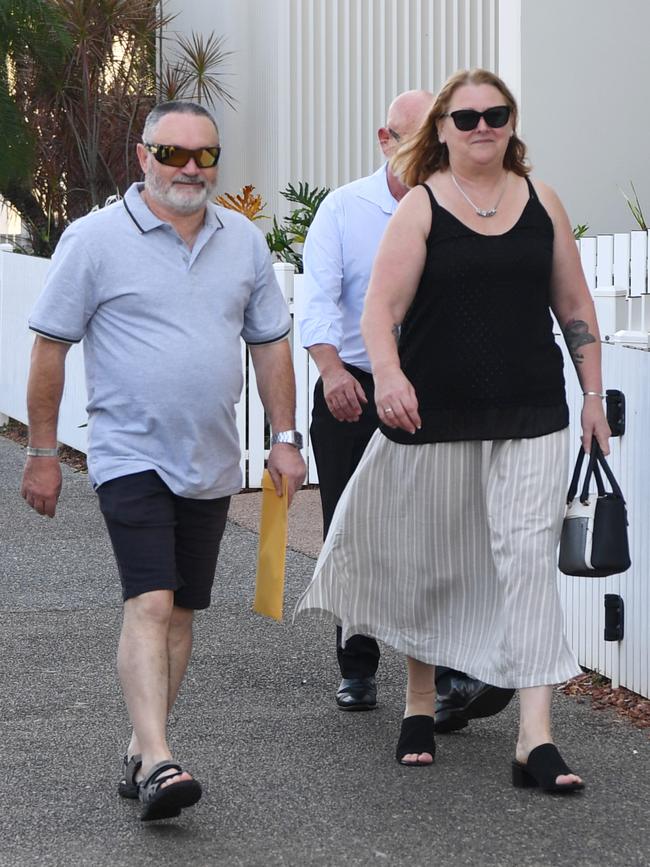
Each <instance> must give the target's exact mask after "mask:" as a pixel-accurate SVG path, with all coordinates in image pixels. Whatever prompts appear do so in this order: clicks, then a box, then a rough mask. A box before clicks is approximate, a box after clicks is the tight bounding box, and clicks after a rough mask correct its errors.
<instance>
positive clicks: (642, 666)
mask: <svg viewBox="0 0 650 867" xmlns="http://www.w3.org/2000/svg"><path fill="white" fill-rule="evenodd" d="M625 239H627V240H625ZM579 247H580V253H581V257H582V261H583V266H584V268H585V273H586V275H587V280H588V282H589V285H590V288H591V289H592V291H593V292H594V295H595V299H596V306H597V309H598V316H599V321H600V322H601V331H602V333H603V337H604V339H605V341H606V342H604V343H603V372H604V384H605V388H617V389H620V390H621V391H623V392H624V394H625V396H626V399H627V430H626V432H625V435H624V436H623V437H622V438H620V439H615V440H613V441H612V456H611V458H610V463H611V466H612V468H613V470H614V473H615V475H616V477H617V478H618V480H619V482H620V484H621V487H622V489H623V492H624V494H625V496H626V499H627V502H628V510H629V516H630V543H631V554H632V567H631V569H630V570H629V571H628V572H626V573H625V574H624V575H619V576H613V577H611V578H600V579H594V580H588V579H585V578H568V577H566V576H563V575H560V574H559V573H558V581H559V586H560V591H561V595H562V600H563V605H564V609H565V613H566V621H567V632H568V636H569V640H570V642H571V645H572V647H573V648H574V650H575V651H576V653H577V655H578V658H579V660H580V663H581V664H582V665H584V666H585V667H587V668H589V669H591V670H594V671H598V672H600V673H602V674H605V675H606V676H608V677H611V678H612V681H613V683H614V684H615V685H618V684H619V683H620V684H621V685H623V686H627V687H628V688H630V689H633V690H634V691H635V692H638V693H640V694H641V695H645V696H648V697H650V590H649V584H648V579H649V577H650V532H648V529H647V527H646V524H647V522H648V517H649V516H650V508H649V505H650V502H649V501H650V455H649V453H648V446H647V435H648V431H650V388H649V387H648V383H649V382H650V352H647V351H641V350H640V349H639V348H631V347H630V346H628V345H624V344H623V343H621V342H620V341H617V340H614V334H615V332H620V331H632V332H639V333H637V334H636V335H632V337H634V338H635V340H636V341H637V343H636V345H637V347H638V346H642V345H643V336H642V335H643V334H644V333H645V339H646V346H647V333H648V328H646V327H645V323H646V320H645V319H644V316H645V315H646V313H648V312H650V310H649V301H650V296H648V293H647V291H646V290H647V288H648V286H647V271H648V238H647V233H645V232H644V233H640V232H633V233H631V235H627V236H618V235H615V236H606V237H605V238H586V239H583V240H582V241H580V242H579ZM626 251H628V252H629V258H628V252H626ZM626 262H627V265H626ZM48 264H49V263H48V262H47V261H46V260H43V259H37V258H35V257H28V256H20V255H16V254H13V253H6V252H5V253H1V252H0V414H4V415H6V416H10V417H12V418H15V419H18V420H19V421H23V422H24V421H26V419H27V413H26V405H25V385H26V382H27V374H28V368H29V354H30V348H31V344H32V335H31V333H30V332H29V331H28V329H27V327H26V322H27V316H28V313H29V311H30V309H31V307H32V306H33V304H34V301H35V299H36V297H37V295H38V293H39V291H40V289H41V286H42V284H43V281H44V278H45V274H46V271H47V267H48ZM276 275H277V278H278V282H279V283H280V286H281V287H282V289H283V292H284V295H285V297H286V299H287V301H288V303H289V306H290V309H291V310H292V311H295V310H298V309H299V307H300V304H301V301H302V297H301V290H302V277H300V276H294V274H293V270H292V268H291V266H288V265H283V264H278V265H276ZM626 276H627V278H629V279H628V283H627V288H625V287H626V283H625V279H624V278H626ZM612 287H615V288H612ZM617 290H623V291H617ZM623 336H624V337H625V339H628V338H629V337H630V335H623ZM619 337H620V335H619ZM292 347H293V349H292V351H293V359H294V367H295V373H296V383H297V422H296V423H297V427H298V428H299V429H300V430H302V431H303V432H305V433H306V432H307V431H308V430H309V421H310V417H311V409H312V395H313V386H314V383H315V381H316V379H317V377H318V372H317V370H316V367H315V365H314V363H313V362H312V361H311V360H310V358H309V355H308V353H307V352H305V351H304V350H303V349H302V348H301V345H300V335H299V333H298V326H297V324H294V333H293V334H292ZM245 358H246V348H245V346H244V345H243V344H242V361H243V362H244V361H245ZM565 362H566V379H567V393H568V400H569V407H570V409H571V436H572V442H573V443H574V446H575V451H577V448H578V442H579V420H580V406H581V404H582V396H581V393H580V389H579V387H578V383H577V378H576V376H575V374H574V373H573V371H572V365H571V362H570V360H569V359H568V356H566V352H565ZM247 367H248V371H249V374H248V376H249V382H248V383H247V386H248V387H245V388H244V390H243V393H242V394H243V395H246V398H245V399H244V398H242V400H241V401H240V402H239V404H238V405H237V424H238V429H239V435H240V443H241V447H242V472H243V476H244V480H245V485H246V486H247V487H250V488H256V487H259V485H260V480H261V476H262V470H263V467H264V459H265V457H266V455H267V450H265V433H266V432H265V418H264V410H263V407H262V404H261V402H260V400H259V397H258V395H257V389H256V387H255V374H254V370H253V367H252V364H249V365H247ZM85 402H86V394H85V383H84V376H83V356H82V352H81V348H80V347H79V346H73V347H72V349H71V350H70V352H69V353H68V359H67V363H66V385H65V390H64V395H63V401H62V405H61V413H60V422H59V438H60V440H61V442H64V443H66V444H68V445H71V446H73V447H74V448H77V449H79V450H81V451H85V448H86V442H85V441H86V428H85V427H83V425H84V424H85V420H86V414H85V408H84V407H85ZM305 452H306V458H307V462H308V470H309V473H308V478H307V481H308V482H309V483H312V484H313V483H317V481H318V476H317V473H316V467H315V464H314V462H313V460H311V450H310V447H309V443H307V447H306V450H305ZM605 593H615V594H619V595H620V596H622V597H623V599H624V603H625V611H626V619H625V636H624V639H623V640H622V641H620V642H605V641H604V638H603V631H604V607H603V597H604V594H605Z"/></svg>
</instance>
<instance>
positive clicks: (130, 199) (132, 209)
mask: <svg viewBox="0 0 650 867" xmlns="http://www.w3.org/2000/svg"><path fill="white" fill-rule="evenodd" d="M143 189H144V184H143V183H135V184H131V186H130V187H129V189H128V190H127V191H126V193H125V194H124V198H123V199H122V204H123V205H124V208H125V209H126V212H127V214H128V215H129V217H130V218H131V220H132V221H133V223H134V224H135V226H136V228H137V229H138V231H139V232H140V234H141V235H144V234H145V232H150V231H151V230H152V229H156V228H158V226H166V225H167V223H165V221H164V220H161V219H160V217H157V216H156V215H155V214H154V213H153V211H151V210H150V209H149V208H148V207H147V205H146V203H145V201H144V199H143V198H142V196H141V195H140V193H141V192H142V190H143ZM204 227H205V228H207V229H211V230H212V231H216V230H217V229H223V223H222V222H221V220H220V219H219V215H218V214H217V208H216V205H214V204H213V203H212V202H208V204H207V206H206V212H205V220H204Z"/></svg>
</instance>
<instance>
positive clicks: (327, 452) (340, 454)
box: [310, 364, 379, 677]
mask: <svg viewBox="0 0 650 867" xmlns="http://www.w3.org/2000/svg"><path fill="white" fill-rule="evenodd" d="M345 367H346V369H347V370H348V371H349V372H350V373H351V374H352V375H353V376H354V377H355V379H357V380H358V381H359V383H360V384H361V387H362V388H363V390H364V391H365V393H366V397H367V398H368V403H367V404H365V405H363V411H362V413H361V418H360V419H359V421H356V422H348V421H337V420H336V419H335V418H334V416H333V415H332V413H331V412H330V411H329V409H328V407H327V404H326V402H325V397H324V395H323V382H322V380H321V379H319V380H318V382H317V383H316V386H315V388H314V410H313V413H312V421H311V428H310V433H311V442H312V448H313V452H314V457H315V458H316V468H317V470H318V483H319V486H320V499H321V506H322V509H323V538H325V536H327V531H328V530H329V526H330V523H331V521H332V516H333V514H334V510H335V509H336V504H337V503H338V501H339V497H340V496H341V494H342V493H343V489H344V488H345V486H346V485H347V483H348V480H349V478H350V476H351V475H352V474H353V473H354V471H355V470H356V468H357V464H358V463H359V461H360V460H361V456H362V455H363V453H364V450H365V448H366V446H367V445H368V442H369V440H370V437H371V436H372V435H373V433H374V432H375V430H376V429H377V427H378V425H379V419H378V418H377V410H376V409H375V399H374V394H375V387H374V383H373V380H372V376H371V374H369V373H366V372H365V371H363V370H360V369H359V368H358V367H353V366H352V365H349V364H346V365H345ZM336 653H337V656H338V661H339V668H340V669H341V676H342V677H369V676H370V675H373V674H374V673H375V672H376V671H377V666H378V664H379V645H378V644H377V642H376V641H375V639H374V638H370V637H369V636H367V635H353V636H351V637H350V638H349V639H348V641H347V642H346V645H345V647H342V646H341V627H340V626H338V627H337V629H336Z"/></svg>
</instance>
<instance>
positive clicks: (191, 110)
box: [142, 99, 219, 142]
mask: <svg viewBox="0 0 650 867" xmlns="http://www.w3.org/2000/svg"><path fill="white" fill-rule="evenodd" d="M166 114H194V115H198V116H199V117H207V119H208V120H209V121H210V123H211V124H212V125H213V126H214V128H215V130H216V131H217V136H218V135H219V127H218V126H217V122H216V120H215V119H214V117H213V115H212V114H211V112H209V111H208V110H207V108H204V106H202V105H199V103H198V102H184V101H182V100H180V99H174V100H171V101H170V102H159V103H158V105H154V107H153V108H152V109H151V111H150V112H149V114H148V115H147V118H146V120H145V122H144V128H143V130H142V141H143V142H151V141H152V138H151V136H152V135H153V132H154V129H155V127H156V126H157V124H158V121H159V120H161V118H163V117H164V116H165V115H166Z"/></svg>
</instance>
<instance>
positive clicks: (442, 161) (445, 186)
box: [362, 70, 609, 791]
mask: <svg viewBox="0 0 650 867" xmlns="http://www.w3.org/2000/svg"><path fill="white" fill-rule="evenodd" d="M516 121H517V107H516V104H515V101H514V98H513V96H512V94H511V93H510V91H509V90H508V88H507V87H506V85H505V84H504V83H503V82H502V81H501V80H500V79H499V78H497V77H496V76H495V75H493V74H492V73H489V72H487V71H485V70H474V71H473V72H469V73H468V72H463V73H458V74H457V75H455V76H453V77H452V78H451V79H450V80H449V81H448V82H447V84H446V85H445V86H444V87H443V88H442V90H441V91H440V93H439V95H438V97H437V99H436V101H435V103H434V106H433V108H432V110H431V113H430V114H429V116H428V118H427V120H426V121H425V124H424V125H423V127H422V128H421V130H420V132H419V133H418V134H417V135H416V136H415V137H414V138H413V139H411V140H410V141H409V142H407V143H405V144H404V146H403V147H402V148H401V149H400V151H399V152H398V154H397V156H396V157H395V158H394V161H393V169H394V171H395V172H396V173H397V174H398V175H401V177H402V179H403V180H404V181H405V182H406V183H407V184H408V186H410V187H412V188H413V189H412V190H411V192H410V193H409V194H408V195H407V196H406V197H405V198H404V200H403V201H402V203H401V204H400V206H399V208H398V210H397V213H396V214H395V216H394V217H393V218H392V220H391V222H390V223H389V226H388V229H387V231H386V234H385V235H384V239H383V241H382V244H381V246H380V248H379V252H378V255H377V257H376V259H375V266H374V269H373V274H372V279H371V282H370V287H369V290H368V294H367V299H366V307H365V312H364V316H363V320H362V330H363V334H364V338H365V340H366V344H367V347H368V351H369V354H370V358H371V361H372V366H373V374H374V378H375V398H376V403H377V410H378V413H379V417H380V420H381V422H382V427H381V432H382V435H383V436H384V437H386V438H388V439H389V440H391V441H392V442H393V443H395V444H398V445H400V446H404V445H408V446H409V447H410V448H414V449H415V448H418V447H425V448H430V447H432V445H431V444H437V443H449V442H459V443H462V442H468V441H481V442H484V443H485V442H494V441H509V440H513V441H519V440H522V439H528V438H537V437H540V438H543V437H547V436H549V435H551V434H553V433H554V432H558V431H561V430H563V429H564V428H566V427H567V425H568V409H567V405H566V400H565V395H564V377H563V371H562V366H563V365H562V355H561V352H560V350H559V348H558V346H557V345H556V343H555V339H554V336H553V329H552V318H551V312H550V311H551V310H552V311H553V313H554V314H555V316H556V318H557V321H558V322H559V324H560V326H561V328H562V331H563V334H564V338H565V340H566V343H567V345H568V347H569V350H570V352H571V355H572V358H573V361H574V364H575V368H576V372H577V375H578V377H579V380H580V383H581V385H582V390H583V393H584V408H583V412H582V433H583V436H582V441H583V445H584V446H585V448H586V449H587V450H589V449H590V445H591V441H592V437H594V436H595V437H596V439H597V440H598V442H599V444H600V446H601V448H602V450H603V452H604V453H605V454H607V453H608V452H609V447H608V437H609V428H608V426H607V422H606V419H605V415H604V412H603V405H602V397H603V394H602V392H603V386H602V380H601V370H600V342H599V341H600V338H599V333H598V326H597V322H596V316H595V310H594V305H593V303H592V300H591V296H590V293H589V291H588V288H587V286H586V283H585V280H584V276H583V274H582V269H581V265H580V261H579V258H578V253H577V250H576V247H575V243H574V240H573V236H572V232H571V227H570V223H569V221H568V218H567V216H566V214H565V212H564V209H563V208H562V205H561V203H560V202H559V200H558V198H557V196H556V195H555V193H554V192H553V191H552V190H551V189H550V188H549V187H547V186H546V185H545V184H543V183H541V182H540V181H537V180H536V181H535V183H532V182H531V181H530V179H529V177H528V172H529V169H528V167H527V164H526V161H525V146H524V144H523V142H522V141H521V140H520V139H519V138H518V136H517V134H516V131H515V128H516ZM540 442H541V440H540ZM412 454H415V453H414V452H412ZM529 470H531V471H532V470H534V468H533V467H528V468H527V467H523V468H522V467H517V468H516V470H513V471H512V472H513V473H515V475H514V476H510V477H509V478H507V479H505V480H503V482H502V484H503V485H509V486H512V485H516V484H518V481H519V479H520V478H523V476H525V474H526V472H527V471H529ZM557 473H566V468H565V467H563V466H558V468H557ZM396 484H399V482H396ZM540 484H543V482H540ZM563 484H564V483H563ZM512 495H513V490H512V489H511V490H508V489H507V488H505V489H504V496H508V497H512ZM468 496H471V494H470V493H468ZM554 520H555V519H554ZM464 529H465V528H460V530H461V531H463V530H464ZM470 529H471V528H470ZM430 532H431V533H433V534H434V536H435V528H432V529H430ZM553 532H555V527H553ZM458 535H459V538H462V537H463V535H464V533H463V532H459V534H458ZM511 543H512V545H513V546H516V545H520V544H521V543H520V540H514V539H507V538H506V539H505V542H503V544H505V545H506V547H507V546H508V545H509V544H511ZM432 544H439V545H440V544H443V540H441V539H438V540H436V539H435V538H433V540H432ZM444 544H453V542H450V541H449V540H446V541H445V542H444ZM456 544H462V543H460V542H458V543H456ZM492 544H495V543H494V542H493V543H492ZM526 544H529V545H531V546H532V544H533V542H532V541H530V543H528V542H526ZM530 550H531V551H532V550H533V549H532V547H531V549H530ZM495 556H496V555H495ZM531 556H532V555H531ZM535 556H537V555H535ZM545 556H546V555H545ZM548 566H549V568H552V569H554V568H555V567H554V564H551V563H550V561H549V564H548ZM399 578H400V576H399V575H396V576H395V580H396V581H398V580H399ZM558 602H559V600H558ZM557 608H558V610H559V605H558V606H557ZM549 610H551V609H549ZM553 610H555V609H553ZM540 616H543V612H542V614H541V615H540ZM553 616H555V615H553ZM517 628H519V629H520V630H521V629H524V628H525V625H524V624H519V626H517V624H516V623H515V624H514V625H513V629H517ZM558 653H560V651H559V650H558ZM408 665H409V685H408V691H407V708H406V714H405V722H404V724H403V728H402V733H401V738H400V743H399V744H398V753H397V756H398V760H400V761H401V762H402V763H404V764H411V765H412V764H429V763H431V761H433V749H434V746H433V741H432V737H433V736H432V734H431V730H432V727H431V725H430V720H429V718H430V717H431V716H432V713H433V705H432V702H433V668H432V665H431V664H430V660H427V661H421V660H418V659H415V658H413V657H410V656H409V657H408ZM521 682H522V683H523V682H525V678H521ZM512 685H517V684H516V683H513V684H512ZM551 693H552V686H551V685H550V684H549V683H545V682H544V683H543V684H542V685H533V686H527V687H526V688H522V689H521V695H520V698H521V719H520V729H519V737H518V741H517V746H516V755H515V761H514V763H513V782H514V784H515V785H539V786H540V787H541V788H543V789H544V790H547V791H557V790H562V791H565V790H569V791H573V790H577V789H581V788H583V783H582V781H581V780H580V778H579V777H577V776H576V775H575V774H573V773H572V772H571V771H570V770H569V769H568V768H567V766H566V765H565V764H564V762H563V760H562V758H561V757H560V755H559V753H558V751H557V749H556V748H555V747H554V746H553V744H552V738H551V724H550V707H551Z"/></svg>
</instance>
